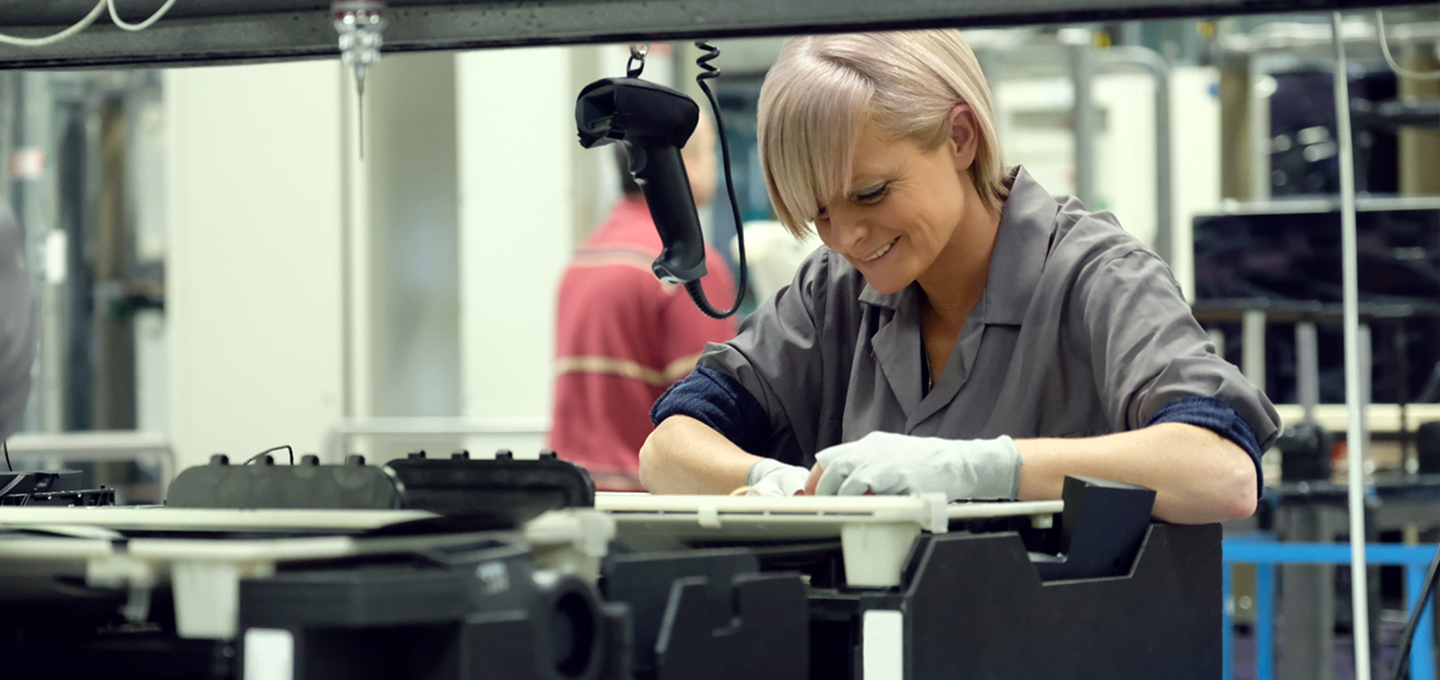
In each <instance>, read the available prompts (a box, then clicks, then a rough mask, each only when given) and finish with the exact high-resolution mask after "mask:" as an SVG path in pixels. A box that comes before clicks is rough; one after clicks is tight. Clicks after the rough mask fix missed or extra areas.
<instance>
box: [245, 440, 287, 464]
mask: <svg viewBox="0 0 1440 680" xmlns="http://www.w3.org/2000/svg"><path fill="white" fill-rule="evenodd" d="M280 449H285V450H286V451H289V452H290V464H291V465H294V464H295V449H292V448H290V445H289V444H281V445H279V446H272V447H270V448H268V449H265V450H264V451H261V452H260V453H257V454H255V455H253V456H250V458H249V460H246V461H245V462H244V463H241V465H249V464H251V463H253V462H255V461H257V460H260V459H261V458H264V457H265V456H266V455H268V454H271V453H274V452H276V451H279V450H280Z"/></svg>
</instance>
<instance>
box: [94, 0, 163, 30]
mask: <svg viewBox="0 0 1440 680" xmlns="http://www.w3.org/2000/svg"><path fill="white" fill-rule="evenodd" d="M106 4H108V5H109V6H110V20H111V21H113V22H115V25H116V26H119V27H120V28H123V29H125V30H127V31H143V30H145V29H147V28H150V27H151V26H153V25H155V22H157V21H159V20H160V17H163V16H165V13H166V12H169V11H170V7H171V6H173V5H174V4H175V0H166V2H165V4H164V5H161V6H160V9H157V10H155V13H154V14H152V15H150V18H149V19H146V20H144V21H142V22H140V23H138V24H132V23H128V22H126V21H125V20H124V19H121V18H120V14H119V13H118V12H116V11H115V0H106Z"/></svg>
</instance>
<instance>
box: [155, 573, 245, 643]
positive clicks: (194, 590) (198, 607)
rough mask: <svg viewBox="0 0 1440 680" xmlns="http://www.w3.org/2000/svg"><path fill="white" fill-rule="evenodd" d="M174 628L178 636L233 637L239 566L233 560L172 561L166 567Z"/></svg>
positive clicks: (236, 624) (237, 607) (236, 621)
mask: <svg viewBox="0 0 1440 680" xmlns="http://www.w3.org/2000/svg"><path fill="white" fill-rule="evenodd" d="M170 590H171V592H172V593H174V595H175V630H176V632H178V633H179V634H180V637H182V638H189V639H204V638H211V639H222V640H228V639H230V638H233V637H235V634H236V632H237V630H236V628H237V627H238V626H239V623H238V622H239V619H240V566H239V565H237V564H235V563H234V562H202V561H186V562H176V563H175V564H173V565H171V566H170Z"/></svg>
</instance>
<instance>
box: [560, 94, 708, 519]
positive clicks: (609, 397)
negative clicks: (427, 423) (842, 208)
mask: <svg viewBox="0 0 1440 680" xmlns="http://www.w3.org/2000/svg"><path fill="white" fill-rule="evenodd" d="M715 142H716V138H715V131H714V128H713V127H712V126H711V124H710V122H709V119H708V118H707V117H706V116H705V115H704V114H703V112H702V115H701V117H700V123H699V125H697V126H696V127H695V132H694V134H693V135H691V137H690V141H689V142H688V143H687V144H686V145H685V148H684V149H683V150H682V155H683V158H684V161H685V172H686V174H687V175H689V178H690V188H691V191H693V192H694V195H695V205H696V207H697V208H699V207H703V206H706V205H709V204H710V201H711V199H712V198H713V197H714V194H715V183H716V162H715ZM615 148H616V149H619V151H618V156H619V163H620V177H621V181H622V184H623V189H624V192H625V196H624V198H622V199H621V200H620V201H619V202H617V203H616V204H615V207H614V209H613V210H612V211H611V212H610V216H609V218H608V219H607V220H606V221H605V223H604V224H603V225H601V226H600V228H599V229H598V230H596V231H595V233H594V234H592V235H591V236H590V237H589V238H588V239H586V240H585V243H584V244H583V245H581V246H580V248H579V250H578V251H576V253H575V256H574V259H573V260H572V261H571V262H570V265H569V266H568V267H567V268H566V270H565V277H564V279H563V280H562V281H561V284H560V299H559V305H558V307H559V309H558V319H557V323H556V339H555V374H556V377H555V402H554V411H553V415H554V418H553V421H552V424H551V429H550V448H552V449H554V450H555V451H556V452H557V453H559V455H560V457H561V458H564V459H567V460H571V461H574V462H575V463H578V464H580V465H582V466H584V467H585V468H586V469H588V470H589V472H590V475H591V477H593V478H594V479H595V485H596V488H598V489H600V490H604V491H634V490H640V488H641V487H640V478H639V465H640V463H639V458H638V455H639V451H640V446H641V444H644V443H645V438H646V437H647V436H649V434H650V430H651V429H652V426H651V424H650V417H649V413H650V407H651V406H652V405H654V403H655V401H656V399H658V398H659V397H660V395H661V394H662V393H664V392H665V389H666V388H668V387H670V385H671V384H673V383H674V382H675V381H677V380H679V379H680V378H683V377H685V375H686V374H688V373H689V372H690V371H691V369H693V368H694V367H695V360H696V359H697V358H699V356H700V352H701V351H702V350H704V349H705V343H707V342H721V341H724V340H728V339H730V338H732V337H734V336H735V324H734V322H733V321H732V320H729V319H712V318H710V317H708V316H706V315H705V314H704V313H702V312H701V311H700V310H699V309H697V308H696V306H695V303H694V302H693V301H691V299H690V296H689V295H687V294H686V292H685V289H684V288H683V287H682V286H674V285H668V284H664V283H661V282H660V281H659V280H658V279H656V278H655V274H654V273H652V272H651V269H650V264H651V262H653V261H654V260H655V258H656V257H658V256H659V255H660V248H661V243H660V236H659V235H658V234H657V233H656V231H655V223H654V221H652V220H651V218H650V210H649V208H648V207H646V204H645V197H644V195H643V194H641V191H640V187H639V185H637V184H636V183H635V180H634V178H632V177H631V175H630V172H629V170H628V169H627V168H628V159H626V158H625V153H624V150H623V145H616V147H615ZM705 267H706V271H707V272H708V273H707V274H706V276H705V278H704V279H702V281H703V282H704V285H705V294H706V295H708V296H709V297H710V299H711V300H728V299H733V298H734V297H735V284H734V280H733V277H732V276H731V274H730V270H729V268H728V267H727V266H726V264H725V260H724V259H722V258H721V256H720V254H719V253H718V252H716V251H715V249H714V248H711V247H708V246H707V247H706V252H705Z"/></svg>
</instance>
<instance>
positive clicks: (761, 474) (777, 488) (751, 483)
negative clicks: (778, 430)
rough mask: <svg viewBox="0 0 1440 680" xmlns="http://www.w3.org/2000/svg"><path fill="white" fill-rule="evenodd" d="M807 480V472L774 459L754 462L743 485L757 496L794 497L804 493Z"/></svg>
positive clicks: (808, 475)
mask: <svg viewBox="0 0 1440 680" xmlns="http://www.w3.org/2000/svg"><path fill="white" fill-rule="evenodd" d="M809 480H810V471H809V470H806V469H805V468H803V467H800V466H798V465H786V464H785V463H782V462H780V461H778V460H775V459H774V458H761V459H760V460H758V461H755V464H754V465H751V466H750V472H749V473H748V474H746V475H745V485H746V486H748V487H750V488H751V490H752V493H754V494H755V495H757V496H794V495H795V494H797V493H803V492H804V491H805V482H807V481H809Z"/></svg>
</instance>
